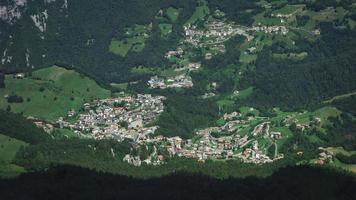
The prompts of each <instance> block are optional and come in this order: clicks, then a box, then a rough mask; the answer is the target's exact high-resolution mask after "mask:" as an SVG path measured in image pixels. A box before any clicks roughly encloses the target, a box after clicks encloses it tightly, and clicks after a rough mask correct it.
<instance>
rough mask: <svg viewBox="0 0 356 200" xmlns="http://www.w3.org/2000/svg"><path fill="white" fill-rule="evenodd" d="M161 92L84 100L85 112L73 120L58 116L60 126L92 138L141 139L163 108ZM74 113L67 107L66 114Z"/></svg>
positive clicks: (147, 134) (151, 128)
mask: <svg viewBox="0 0 356 200" xmlns="http://www.w3.org/2000/svg"><path fill="white" fill-rule="evenodd" d="M164 99H165V98H164V97H162V96H151V95H140V94H138V95H137V96H136V97H133V96H123V97H119V98H112V99H102V100H96V101H94V102H93V103H86V104H84V109H85V113H83V114H78V119H77V120H76V121H75V122H74V123H70V122H67V121H64V120H63V118H60V119H59V120H58V121H57V123H58V124H59V126H60V128H67V129H71V130H74V132H75V133H77V134H80V135H83V134H84V135H88V134H89V135H90V136H91V137H93V138H94V139H99V140H100V139H115V140H118V141H123V140H124V139H131V140H133V141H135V142H137V143H142V142H143V141H144V140H145V139H146V138H147V137H148V136H149V135H150V134H153V133H154V132H155V131H156V129H157V128H158V127H157V126H150V124H151V123H153V122H154V120H155V119H156V117H157V116H158V115H159V114H160V113H162V112H163V100H164ZM74 115H76V113H75V111H69V112H68V117H69V118H71V117H73V116H74Z"/></svg>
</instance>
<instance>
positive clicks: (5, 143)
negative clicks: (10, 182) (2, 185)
mask: <svg viewBox="0 0 356 200" xmlns="http://www.w3.org/2000/svg"><path fill="white" fill-rule="evenodd" d="M27 145H28V144H27V143H25V142H23V141H20V140H16V139H14V138H11V137H8V136H5V135H2V134H0V177H3V176H12V175H17V174H19V173H22V172H24V169H23V168H22V167H20V166H17V165H15V164H13V163H12V161H13V159H14V158H15V156H16V153H17V151H18V150H19V149H20V148H21V147H24V146H27Z"/></svg>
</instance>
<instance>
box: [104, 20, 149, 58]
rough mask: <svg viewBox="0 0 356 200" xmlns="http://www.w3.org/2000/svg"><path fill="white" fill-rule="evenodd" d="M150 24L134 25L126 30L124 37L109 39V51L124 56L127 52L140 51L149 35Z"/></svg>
mask: <svg viewBox="0 0 356 200" xmlns="http://www.w3.org/2000/svg"><path fill="white" fill-rule="evenodd" d="M150 30H151V28H150V26H148V25H147V26H145V25H137V24H136V25H135V26H133V27H130V28H128V29H127V30H126V33H125V38H124V39H122V40H118V39H115V38H113V39H112V40H111V43H110V46H109V51H110V52H111V53H113V54H116V55H120V56H122V57H125V56H126V55H127V53H128V52H130V51H134V52H140V51H142V50H143V49H144V48H145V41H146V39H147V38H148V37H149V36H148V33H149V31H150Z"/></svg>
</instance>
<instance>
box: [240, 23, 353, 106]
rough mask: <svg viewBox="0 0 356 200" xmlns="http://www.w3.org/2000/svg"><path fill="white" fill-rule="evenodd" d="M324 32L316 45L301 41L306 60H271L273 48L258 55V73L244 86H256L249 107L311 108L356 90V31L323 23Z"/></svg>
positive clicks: (247, 77) (249, 77) (243, 82)
mask: <svg viewBox="0 0 356 200" xmlns="http://www.w3.org/2000/svg"><path fill="white" fill-rule="evenodd" d="M321 31H322V32H323V35H322V37H321V39H320V40H318V41H317V42H316V43H315V44H313V45H311V44H308V43H305V42H303V41H299V42H301V44H299V45H298V47H300V50H304V51H307V52H308V58H307V60H303V61H293V60H276V59H272V52H273V48H275V47H273V46H272V47H271V48H266V49H265V50H263V52H261V54H259V55H258V59H257V61H256V70H254V71H250V72H249V75H247V76H246V78H245V79H244V80H243V81H242V83H241V84H242V85H254V86H255V87H256V90H255V91H254V94H253V95H252V96H251V97H250V98H249V99H248V100H247V101H248V102H249V104H254V105H255V106H257V107H274V106H279V107H281V108H283V109H286V110H291V109H296V108H308V107H309V108H310V107H313V106H315V105H316V104H319V103H320V102H321V101H323V100H326V99H328V98H331V97H333V96H336V95H339V94H343V93H348V92H350V91H354V90H355V89H356V79H355V77H356V68H355V66H354V63H355V62H356V52H355V51H354V46H355V44H356V31H350V30H347V29H338V28H336V27H334V26H333V25H332V24H329V23H326V24H322V25H321Z"/></svg>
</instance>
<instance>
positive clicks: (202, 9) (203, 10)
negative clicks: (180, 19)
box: [185, 0, 210, 25]
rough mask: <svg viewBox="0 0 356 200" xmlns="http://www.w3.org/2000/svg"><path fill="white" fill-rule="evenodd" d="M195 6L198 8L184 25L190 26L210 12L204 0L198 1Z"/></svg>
mask: <svg viewBox="0 0 356 200" xmlns="http://www.w3.org/2000/svg"><path fill="white" fill-rule="evenodd" d="M197 4H198V6H197V7H196V8H195V12H194V13H193V15H192V16H191V17H190V19H189V20H188V21H187V22H186V23H185V25H188V24H191V25H192V24H194V23H196V22H197V21H199V20H203V19H204V18H205V17H206V16H207V15H209V13H210V10H209V7H208V6H207V2H206V1H205V0H198V3H197Z"/></svg>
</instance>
